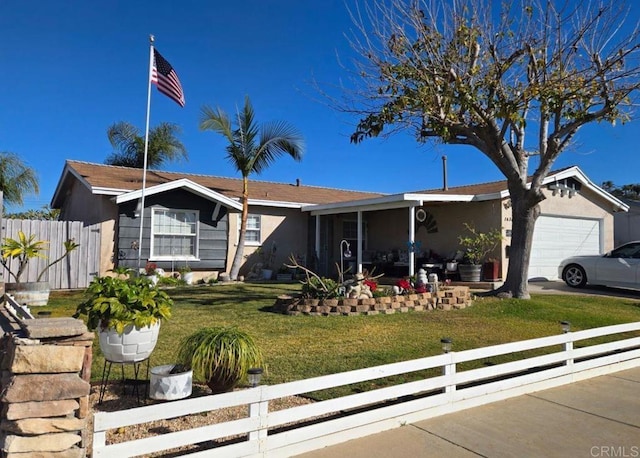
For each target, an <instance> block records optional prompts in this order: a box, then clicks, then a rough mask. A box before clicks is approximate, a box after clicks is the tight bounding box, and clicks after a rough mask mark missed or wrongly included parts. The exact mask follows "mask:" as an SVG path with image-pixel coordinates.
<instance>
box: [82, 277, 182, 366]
mask: <svg viewBox="0 0 640 458" xmlns="http://www.w3.org/2000/svg"><path fill="white" fill-rule="evenodd" d="M114 272H115V273H116V275H115V276H104V277H96V278H95V279H94V280H93V281H92V282H91V284H90V285H89V287H88V288H87V291H86V292H87V294H88V296H89V297H88V298H87V299H86V300H85V301H84V302H82V303H81V304H79V305H78V306H77V307H76V312H75V314H74V315H73V316H74V318H78V317H80V316H81V315H84V316H86V317H87V327H88V328H89V329H90V330H94V329H97V330H98V336H99V339H100V348H101V350H102V353H103V354H104V357H105V359H107V360H108V361H111V362H118V363H120V362H129V363H132V362H138V361H143V360H145V359H147V358H148V357H149V355H151V352H152V351H153V349H154V348H155V345H156V342H157V340H158V334H159V332H160V323H161V321H162V320H163V319H167V318H169V317H170V316H171V307H172V306H173V301H172V300H171V298H170V297H169V296H168V295H167V293H165V292H164V291H161V290H160V289H158V288H157V287H156V286H155V285H154V284H153V283H150V282H149V281H148V280H147V279H145V278H141V277H137V276H133V275H131V274H132V272H133V271H131V270H130V269H124V268H119V269H114Z"/></svg>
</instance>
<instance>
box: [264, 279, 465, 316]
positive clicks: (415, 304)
mask: <svg viewBox="0 0 640 458" xmlns="http://www.w3.org/2000/svg"><path fill="white" fill-rule="evenodd" d="M471 304H472V302H471V293H470V292H469V287H467V286H447V287H443V288H441V289H440V290H439V291H437V292H434V293H418V294H405V295H398V296H386V297H376V298H373V299H323V300H319V299H302V298H299V297H292V296H280V297H278V298H277V299H276V303H275V304H274V306H273V308H274V310H276V311H278V312H281V313H286V314H288V315H301V314H304V315H377V314H380V313H382V314H390V313H396V312H408V311H409V310H416V311H422V310H434V309H441V310H451V309H462V308H465V307H468V306H470V305H471Z"/></svg>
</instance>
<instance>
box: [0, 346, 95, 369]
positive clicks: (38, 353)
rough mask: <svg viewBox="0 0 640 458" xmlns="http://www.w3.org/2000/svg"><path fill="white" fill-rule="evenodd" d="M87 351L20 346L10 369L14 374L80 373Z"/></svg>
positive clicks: (70, 348)
mask: <svg viewBox="0 0 640 458" xmlns="http://www.w3.org/2000/svg"><path fill="white" fill-rule="evenodd" d="M84 353H85V349H84V348H83V347H74V346H58V345H28V346H27V345H18V346H17V347H15V350H14V352H13V362H12V364H11V366H10V368H9V370H11V372H13V373H14V374H34V373H60V372H79V371H80V370H82V362H83V359H84Z"/></svg>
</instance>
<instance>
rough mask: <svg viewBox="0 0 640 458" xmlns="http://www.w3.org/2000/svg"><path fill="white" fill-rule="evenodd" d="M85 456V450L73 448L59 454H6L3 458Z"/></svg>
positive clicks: (75, 457) (81, 457)
mask: <svg viewBox="0 0 640 458" xmlns="http://www.w3.org/2000/svg"><path fill="white" fill-rule="evenodd" d="M86 456H87V451H86V450H85V449H83V448H78V447H73V448H70V449H67V450H62V451H60V452H30V453H28V454H26V453H7V454H6V455H4V458H27V457H28V458H85V457H86Z"/></svg>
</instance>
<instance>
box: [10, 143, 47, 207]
mask: <svg viewBox="0 0 640 458" xmlns="http://www.w3.org/2000/svg"><path fill="white" fill-rule="evenodd" d="M0 191H2V193H3V194H4V201H5V202H6V203H8V204H15V205H22V204H23V202H24V200H23V197H24V196H25V194H29V193H33V194H37V193H39V192H40V188H39V186H38V177H37V175H36V172H35V170H33V169H32V168H31V167H28V166H27V165H25V163H24V162H22V159H20V157H18V155H17V154H14V153H9V152H6V151H3V152H0Z"/></svg>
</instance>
